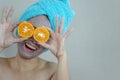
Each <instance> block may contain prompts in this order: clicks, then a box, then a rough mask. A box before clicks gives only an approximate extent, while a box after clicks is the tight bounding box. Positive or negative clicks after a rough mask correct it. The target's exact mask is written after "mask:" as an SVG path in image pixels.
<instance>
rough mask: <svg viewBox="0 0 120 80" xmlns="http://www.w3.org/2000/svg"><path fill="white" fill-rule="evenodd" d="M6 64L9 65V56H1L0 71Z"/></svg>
mask: <svg viewBox="0 0 120 80" xmlns="http://www.w3.org/2000/svg"><path fill="white" fill-rule="evenodd" d="M6 66H8V58H3V57H0V72H1V71H2V69H4V68H5V67H6Z"/></svg>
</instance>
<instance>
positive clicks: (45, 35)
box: [33, 26, 50, 42]
mask: <svg viewBox="0 0 120 80" xmlns="http://www.w3.org/2000/svg"><path fill="white" fill-rule="evenodd" d="M49 37H50V33H49V31H48V29H47V28H45V27H44V26H42V27H38V28H36V29H35V30H34V34H33V38H34V39H35V40H36V41H38V42H47V41H48V40H49Z"/></svg>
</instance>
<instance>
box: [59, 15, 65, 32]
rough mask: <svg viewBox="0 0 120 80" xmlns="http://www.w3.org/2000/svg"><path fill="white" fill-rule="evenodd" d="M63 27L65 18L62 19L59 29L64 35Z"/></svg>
mask: <svg viewBox="0 0 120 80" xmlns="http://www.w3.org/2000/svg"><path fill="white" fill-rule="evenodd" d="M63 26H64V17H62V20H61V22H60V27H59V28H60V29H59V30H60V31H59V32H60V34H62V31H63Z"/></svg>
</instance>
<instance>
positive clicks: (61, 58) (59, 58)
mask: <svg viewBox="0 0 120 80" xmlns="http://www.w3.org/2000/svg"><path fill="white" fill-rule="evenodd" d="M66 59H67V54H66V53H64V54H62V55H61V56H59V57H57V60H58V62H60V61H64V60H66Z"/></svg>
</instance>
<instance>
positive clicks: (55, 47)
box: [39, 16, 72, 59]
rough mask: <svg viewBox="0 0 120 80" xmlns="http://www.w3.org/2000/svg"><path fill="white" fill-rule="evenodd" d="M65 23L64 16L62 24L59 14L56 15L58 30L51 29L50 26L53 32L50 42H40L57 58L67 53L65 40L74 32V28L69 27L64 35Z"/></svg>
mask: <svg viewBox="0 0 120 80" xmlns="http://www.w3.org/2000/svg"><path fill="white" fill-rule="evenodd" d="M63 24H64V18H62V20H61V22H60V25H58V16H56V31H55V32H53V31H52V30H51V29H49V28H48V29H49V31H50V33H51V38H50V42H49V43H39V44H41V45H42V46H44V47H45V48H48V49H49V50H50V51H51V52H52V53H53V54H54V55H55V56H56V57H57V59H58V58H60V57H61V56H63V55H64V54H65V45H64V42H65V40H66V39H67V37H68V36H69V35H70V33H71V32H72V29H69V30H68V31H67V32H66V34H65V35H62V30H63Z"/></svg>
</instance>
